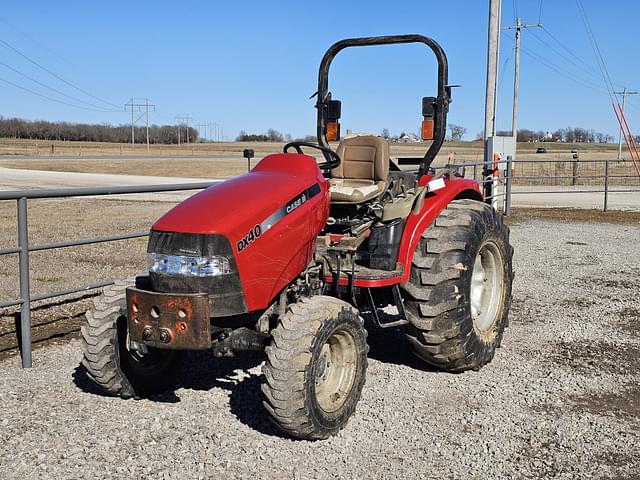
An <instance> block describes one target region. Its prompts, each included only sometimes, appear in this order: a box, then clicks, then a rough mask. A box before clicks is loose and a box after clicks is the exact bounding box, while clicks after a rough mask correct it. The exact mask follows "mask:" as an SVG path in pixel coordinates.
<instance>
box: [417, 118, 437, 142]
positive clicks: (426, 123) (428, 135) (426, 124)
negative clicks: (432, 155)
mask: <svg viewBox="0 0 640 480" xmlns="http://www.w3.org/2000/svg"><path fill="white" fill-rule="evenodd" d="M434 128H435V122H434V121H433V120H423V121H422V128H421V129H420V136H421V137H422V140H433V131H434Z"/></svg>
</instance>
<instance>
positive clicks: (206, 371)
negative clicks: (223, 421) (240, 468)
mask: <svg viewBox="0 0 640 480" xmlns="http://www.w3.org/2000/svg"><path fill="white" fill-rule="evenodd" d="M264 360H265V356H264V353H262V352H242V353H240V354H238V355H237V356H235V357H224V358H215V357H213V356H212V355H211V354H210V353H208V352H192V353H190V354H189V355H187V359H186V361H185V365H184V367H183V374H182V375H183V376H182V380H181V385H180V387H181V388H184V389H190V390H198V391H209V390H212V389H222V390H225V391H227V392H228V393H229V408H230V410H231V413H232V414H233V415H234V416H235V417H236V418H237V419H238V420H239V421H240V422H241V423H243V424H245V425H247V426H248V427H250V428H252V429H253V430H256V431H258V432H260V433H262V434H265V435H270V436H277V437H283V438H284V437H285V435H284V434H283V433H282V432H280V431H279V430H278V429H277V428H276V427H275V425H273V423H271V421H270V420H269V416H268V414H267V412H266V410H265V409H264V407H263V405H262V392H261V391H260V386H261V385H262V383H263V376H262V373H261V372H260V371H256V367H258V366H259V365H260V364H261V363H262V362H263V361H264Z"/></svg>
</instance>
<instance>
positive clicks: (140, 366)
mask: <svg viewBox="0 0 640 480" xmlns="http://www.w3.org/2000/svg"><path fill="white" fill-rule="evenodd" d="M134 284H135V281H134V280H131V281H118V282H116V284H115V285H111V286H108V287H105V288H104V290H103V293H102V295H101V296H99V297H97V298H96V299H94V300H93V305H92V307H91V308H90V309H89V310H88V311H87V313H86V318H87V323H86V324H85V325H83V326H82V328H81V333H82V351H83V354H84V355H83V359H82V365H83V366H84V367H85V368H86V370H87V375H88V376H89V378H91V380H93V381H94V383H95V384H96V385H97V386H98V387H99V388H100V389H101V390H103V391H104V392H105V393H108V394H109V395H114V396H120V397H123V398H130V397H144V396H148V395H152V394H155V393H161V392H163V391H166V390H169V389H170V388H172V387H174V386H175V380H176V375H177V372H178V370H179V367H180V365H181V361H182V358H183V352H181V351H177V350H162V349H156V348H152V347H147V346H145V345H143V344H138V343H133V342H130V341H129V336H128V333H127V301H126V296H125V290H126V288H127V287H128V286H130V285H134Z"/></svg>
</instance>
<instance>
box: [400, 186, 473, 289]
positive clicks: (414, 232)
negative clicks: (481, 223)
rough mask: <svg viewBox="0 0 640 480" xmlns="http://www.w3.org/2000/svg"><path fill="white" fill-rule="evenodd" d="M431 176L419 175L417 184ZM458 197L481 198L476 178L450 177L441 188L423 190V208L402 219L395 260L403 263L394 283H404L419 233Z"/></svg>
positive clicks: (407, 277) (409, 273)
mask: <svg viewBox="0 0 640 480" xmlns="http://www.w3.org/2000/svg"><path fill="white" fill-rule="evenodd" d="M430 179H431V177H429V176H424V177H422V178H421V179H420V186H426V184H427V183H428V181H429V180H430ZM459 198H470V199H473V200H478V201H482V200H483V198H482V193H481V192H480V186H479V185H478V182H476V181H474V180H468V179H462V178H454V179H452V180H449V181H447V182H446V183H445V187H444V188H441V189H439V190H436V191H434V192H428V193H426V195H425V199H424V202H423V205H422V208H420V209H419V211H417V212H414V211H412V212H411V213H410V214H409V216H408V217H407V218H406V220H405V226H404V231H403V233H402V239H401V240H400V247H399V250H398V263H400V264H402V267H403V274H402V276H401V277H400V278H397V279H396V281H395V282H394V283H403V282H406V281H407V280H408V279H409V276H410V275H411V262H412V259H413V252H414V251H415V249H416V247H417V246H418V242H419V240H420V236H421V235H422V233H423V232H424V231H425V230H426V229H427V228H428V227H429V225H431V223H433V221H434V220H435V219H436V217H437V216H438V215H439V214H440V212H442V210H444V209H445V208H446V207H447V205H449V203H451V201H453V200H456V199H459ZM398 280H399V282H398Z"/></svg>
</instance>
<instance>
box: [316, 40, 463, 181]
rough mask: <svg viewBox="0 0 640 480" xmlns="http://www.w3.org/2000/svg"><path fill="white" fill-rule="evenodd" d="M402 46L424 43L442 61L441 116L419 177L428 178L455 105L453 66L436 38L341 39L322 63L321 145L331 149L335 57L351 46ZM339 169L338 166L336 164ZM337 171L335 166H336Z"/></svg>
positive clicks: (319, 141)
mask: <svg viewBox="0 0 640 480" xmlns="http://www.w3.org/2000/svg"><path fill="white" fill-rule="evenodd" d="M398 43H423V44H425V45H426V46H427V47H429V48H430V49H431V51H432V52H433V53H434V54H435V56H436V60H437V61H438V96H437V98H436V108H437V112H438V114H437V116H436V122H435V131H434V137H433V143H432V144H431V145H430V146H429V148H428V149H427V151H426V153H425V154H424V158H423V159H422V161H421V162H420V168H419V171H418V176H419V177H420V176H422V175H424V174H425V173H426V172H427V171H428V170H429V166H430V165H431V162H433V160H434V159H435V157H436V155H437V154H438V152H439V151H440V148H441V147H442V143H443V142H444V139H445V136H446V133H447V131H446V130H447V112H448V111H449V103H450V102H451V87H450V86H449V85H448V78H449V73H448V72H449V67H448V63H447V56H446V55H445V53H444V50H443V49H442V47H441V46H440V45H439V44H438V43H437V42H436V41H435V40H433V39H431V38H429V37H425V36H424V35H418V34H410V35H389V36H383V37H362V38H348V39H345V40H340V41H339V42H336V43H334V44H333V45H331V47H329V49H328V50H327V51H326V53H325V54H324V57H322V61H321V62H320V69H319V72H318V101H317V103H316V108H317V109H318V122H317V135H318V143H319V144H320V145H322V146H323V147H327V148H328V147H329V143H328V142H327V139H326V136H325V126H326V117H327V112H328V103H329V100H330V99H331V98H330V92H329V67H331V62H332V61H333V59H334V58H335V56H336V55H337V54H338V53H340V52H341V51H342V50H344V49H345V48H349V47H366V46H370V45H392V44H398ZM325 159H326V160H327V162H329V163H331V162H334V163H335V160H334V159H331V158H329V157H328V155H327V154H325ZM335 166H337V165H335ZM333 168H335V167H333Z"/></svg>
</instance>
